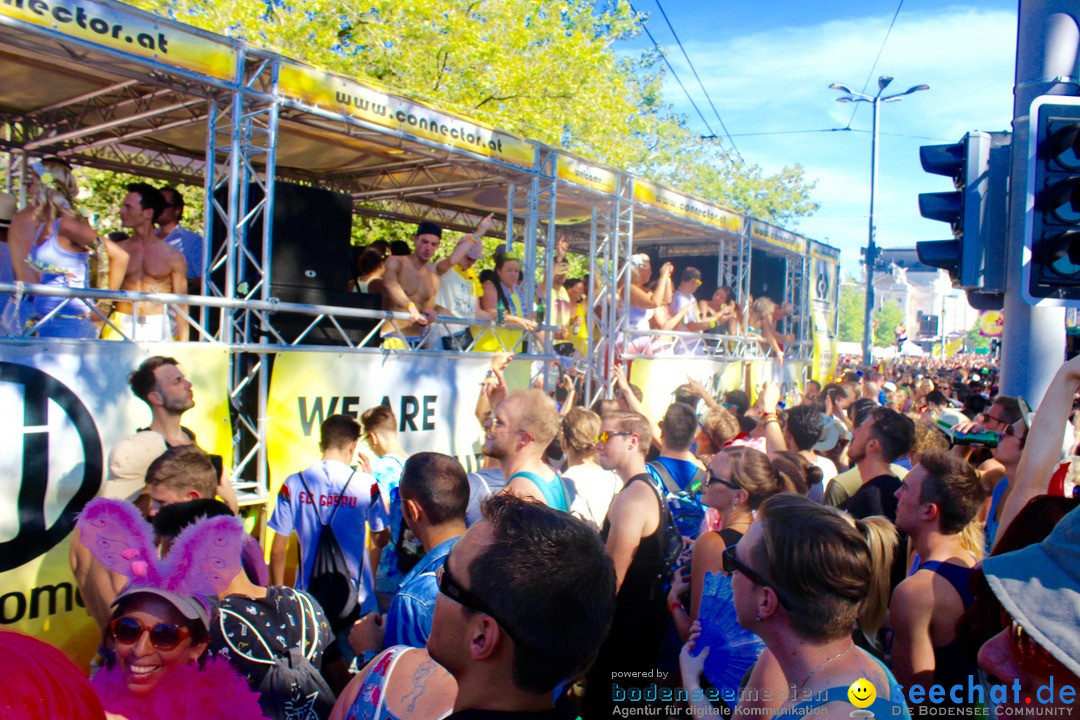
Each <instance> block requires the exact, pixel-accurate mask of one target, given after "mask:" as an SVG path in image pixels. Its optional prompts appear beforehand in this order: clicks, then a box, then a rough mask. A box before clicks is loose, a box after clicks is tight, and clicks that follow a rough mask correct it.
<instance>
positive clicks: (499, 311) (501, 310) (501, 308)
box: [495, 300, 506, 325]
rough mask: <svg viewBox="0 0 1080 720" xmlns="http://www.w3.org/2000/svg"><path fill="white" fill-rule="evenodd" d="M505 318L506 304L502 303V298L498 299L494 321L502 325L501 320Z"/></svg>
mask: <svg viewBox="0 0 1080 720" xmlns="http://www.w3.org/2000/svg"><path fill="white" fill-rule="evenodd" d="M505 319H506V305H505V304H504V303H503V301H502V300H499V305H498V307H497V308H496V311H495V321H496V322H498V323H499V324H500V325H502V324H503V321H504V320H505Z"/></svg>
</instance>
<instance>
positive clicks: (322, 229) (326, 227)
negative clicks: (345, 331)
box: [211, 182, 352, 290]
mask: <svg viewBox="0 0 1080 720" xmlns="http://www.w3.org/2000/svg"><path fill="white" fill-rule="evenodd" d="M215 198H216V200H217V202H218V203H219V204H220V205H221V206H222V207H225V203H226V202H227V201H228V188H220V189H219V190H218V191H217V193H215ZM262 199H263V192H262V189H261V188H260V187H259V186H258V185H256V184H254V183H251V184H249V185H248V187H247V210H246V211H245V212H250V211H251V209H252V208H253V207H255V205H256V204H257V203H259V202H261V201H262ZM272 212H273V219H274V234H273V238H272V240H271V246H270V255H271V263H270V273H271V278H272V280H273V283H274V284H275V285H278V284H280V285H290V286H293V287H307V288H325V289H327V290H347V289H348V282H349V273H350V270H351V262H352V254H351V251H350V248H349V236H350V233H351V230H352V199H351V198H350V197H349V196H348V195H344V194H342V193H335V192H330V191H329V190H323V189H321V188H316V187H308V186H306V185H294V184H293V183H285V182H276V183H275V184H274V207H273V210H272ZM262 217H263V216H262V214H261V213H260V215H259V217H258V219H256V220H255V222H253V223H252V224H251V227H250V229H249V230H248V251H249V252H250V253H251V256H252V258H253V259H254V262H256V263H259V265H261V264H262V234H263V221H262ZM224 242H225V224H224V223H223V222H222V221H221V220H220V219H219V218H217V217H215V218H214V235H213V253H214V257H217V255H218V251H219V249H220V248H221V246H222V244H223V243H224ZM211 278H212V280H213V281H214V283H215V284H217V286H218V287H223V284H224V280H225V271H224V270H218V271H216V272H213V273H211ZM259 279H260V274H259V273H258V272H257V269H256V266H255V265H253V264H252V263H251V262H248V260H247V259H246V258H245V259H244V262H242V263H238V272H237V283H242V282H245V281H246V282H247V283H248V284H249V285H254V284H255V282H257V281H258V280H259Z"/></svg>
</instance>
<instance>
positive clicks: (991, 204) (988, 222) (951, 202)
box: [915, 132, 1010, 309]
mask: <svg viewBox="0 0 1080 720" xmlns="http://www.w3.org/2000/svg"><path fill="white" fill-rule="evenodd" d="M1009 142H1010V135H1009V133H1004V132H995V133H986V132H969V133H968V134H967V135H965V136H964V137H963V139H962V140H960V142H958V143H953V144H950V145H924V146H922V147H920V148H919V159H920V161H921V162H922V166H923V170H926V171H927V172H929V173H933V174H935V175H945V176H947V177H951V178H952V179H953V187H954V188H955V190H953V191H951V192H936V193H921V194H920V195H919V212H920V213H921V214H922V216H923V217H925V218H929V219H931V220H940V221H942V222H947V223H949V226H950V227H951V228H952V234H953V239H952V240H929V241H922V242H918V243H916V244H915V250H916V252H917V254H918V256H919V261H920V262H922V263H923V264H924V265H930V266H931V267H936V268H941V269H943V270H948V271H949V275H951V276H952V279H953V285H955V286H956V287H962V288H964V289H965V290H968V291H969V292H968V297H969V299H970V301H971V304H972V305H973V306H975V307H977V308H980V309H992V308H994V307H998V308H1000V306H1001V302H1002V294H1003V293H1004V292H1005V264H1004V262H1002V261H1001V260H1002V258H1004V257H1005V250H1006V232H1007V227H1006V225H1007V222H1006V221H1007V209H1008V181H1009Z"/></svg>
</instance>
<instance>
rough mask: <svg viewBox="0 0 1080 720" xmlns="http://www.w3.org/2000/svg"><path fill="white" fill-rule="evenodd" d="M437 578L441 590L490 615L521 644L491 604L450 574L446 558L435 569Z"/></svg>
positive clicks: (515, 641) (465, 605) (467, 605)
mask: <svg viewBox="0 0 1080 720" xmlns="http://www.w3.org/2000/svg"><path fill="white" fill-rule="evenodd" d="M449 559H450V558H449V556H447V560H449ZM435 579H436V580H438V582H439V592H441V593H442V594H443V595H445V596H446V597H448V598H450V599H451V600H453V601H454V602H456V603H457V604H458V605H461V606H462V607H467V608H469V609H470V610H473V611H474V612H482V613H484V614H485V615H487V616H489V617H490V618H491V619H492V620H494V621H495V622H496V623H498V624H499V627H501V628H502V629H503V631H505V632H506V634H507V635H509V636H510V639H511V640H513V641H514V643H515V644H516V645H521V642H520V641H518V638H517V635H516V634H515V633H514V631H513V630H511V629H510V626H509V625H507V624H506V623H504V622H503V621H502V620H500V619H499V616H498V615H496V614H495V613H494V612H492V610H491V606H490V605H488V604H487V603H486V602H485V601H484V600H483V599H482V598H480V597H477V596H476V595H474V594H473V593H472V592H470V591H469V590H467V589H466V588H464V587H462V585H461V583H459V582H458V581H457V580H455V579H454V576H453V575H451V574H450V568H449V567H448V563H447V562H446V560H444V561H443V564H442V567H440V568H439V569H438V570H436V571H435Z"/></svg>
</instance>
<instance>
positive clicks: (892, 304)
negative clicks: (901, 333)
mask: <svg viewBox="0 0 1080 720" xmlns="http://www.w3.org/2000/svg"><path fill="white" fill-rule="evenodd" d="M873 322H874V327H875V331H874V347H889V346H891V345H895V344H896V337H895V336H894V335H893V328H895V327H896V326H897V325H903V324H904V323H906V322H907V320H906V318H905V317H904V308H902V307H900V303H899V302H897V301H896V300H889V301H888V302H884V303H882V304H881V307H880V308H878V309H877V310H875V311H874V315H873Z"/></svg>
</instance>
